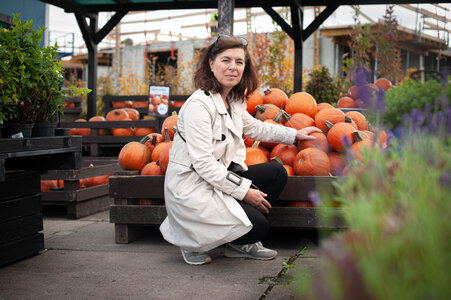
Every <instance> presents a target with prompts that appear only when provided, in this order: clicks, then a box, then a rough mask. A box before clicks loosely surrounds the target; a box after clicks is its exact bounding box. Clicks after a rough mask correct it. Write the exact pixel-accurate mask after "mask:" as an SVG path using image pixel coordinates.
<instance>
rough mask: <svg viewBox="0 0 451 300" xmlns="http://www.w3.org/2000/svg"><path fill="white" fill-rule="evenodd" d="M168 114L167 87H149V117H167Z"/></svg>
mask: <svg viewBox="0 0 451 300" xmlns="http://www.w3.org/2000/svg"><path fill="white" fill-rule="evenodd" d="M168 112H169V87H168V86H156V85H151V86H150V87H149V115H150V116H167V115H168Z"/></svg>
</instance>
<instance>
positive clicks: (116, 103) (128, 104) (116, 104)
mask: <svg viewBox="0 0 451 300" xmlns="http://www.w3.org/2000/svg"><path fill="white" fill-rule="evenodd" d="M132 105H133V102H132V101H130V100H127V101H113V104H112V106H113V107H114V108H124V107H132Z"/></svg>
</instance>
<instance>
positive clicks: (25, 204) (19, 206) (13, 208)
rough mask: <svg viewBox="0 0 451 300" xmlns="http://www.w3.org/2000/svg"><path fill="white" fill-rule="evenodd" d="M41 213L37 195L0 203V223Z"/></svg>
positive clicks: (39, 200)
mask: <svg viewBox="0 0 451 300" xmlns="http://www.w3.org/2000/svg"><path fill="white" fill-rule="evenodd" d="M41 211H42V207H41V199H40V196H39V195H38V194H36V195H33V196H26V197H22V198H17V199H12V200H8V201H2V202H0V222H4V221H7V220H12V219H15V218H20V217H23V216H27V215H30V214H34V213H40V212H41Z"/></svg>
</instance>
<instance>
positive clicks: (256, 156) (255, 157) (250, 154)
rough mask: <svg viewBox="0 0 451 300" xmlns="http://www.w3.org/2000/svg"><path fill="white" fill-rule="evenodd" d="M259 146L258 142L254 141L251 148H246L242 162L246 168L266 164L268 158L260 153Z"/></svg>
mask: <svg viewBox="0 0 451 300" xmlns="http://www.w3.org/2000/svg"><path fill="white" fill-rule="evenodd" d="M259 144H260V142H259V141H256V142H255V143H254V144H253V145H252V147H247V148H246V160H245V161H244V163H245V164H246V166H252V165H256V164H261V163H265V162H268V158H267V157H266V155H265V154H264V153H263V152H262V150H260V149H258V145H259Z"/></svg>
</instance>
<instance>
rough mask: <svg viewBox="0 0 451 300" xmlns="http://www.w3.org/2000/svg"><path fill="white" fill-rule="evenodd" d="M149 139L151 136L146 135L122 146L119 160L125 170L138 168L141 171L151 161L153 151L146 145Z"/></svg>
mask: <svg viewBox="0 0 451 300" xmlns="http://www.w3.org/2000/svg"><path fill="white" fill-rule="evenodd" d="M148 139H149V136H147V135H146V136H145V137H143V138H142V139H141V140H140V141H139V142H129V143H127V144H125V146H124V147H122V149H121V151H120V152H119V158H118V161H119V166H120V167H121V168H122V169H123V170H138V171H140V172H141V170H142V168H144V166H145V165H146V164H147V163H148V162H149V161H150V155H151V151H150V150H149V148H147V147H146V146H145V145H144V143H145V142H146V141H147V140H148Z"/></svg>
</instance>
